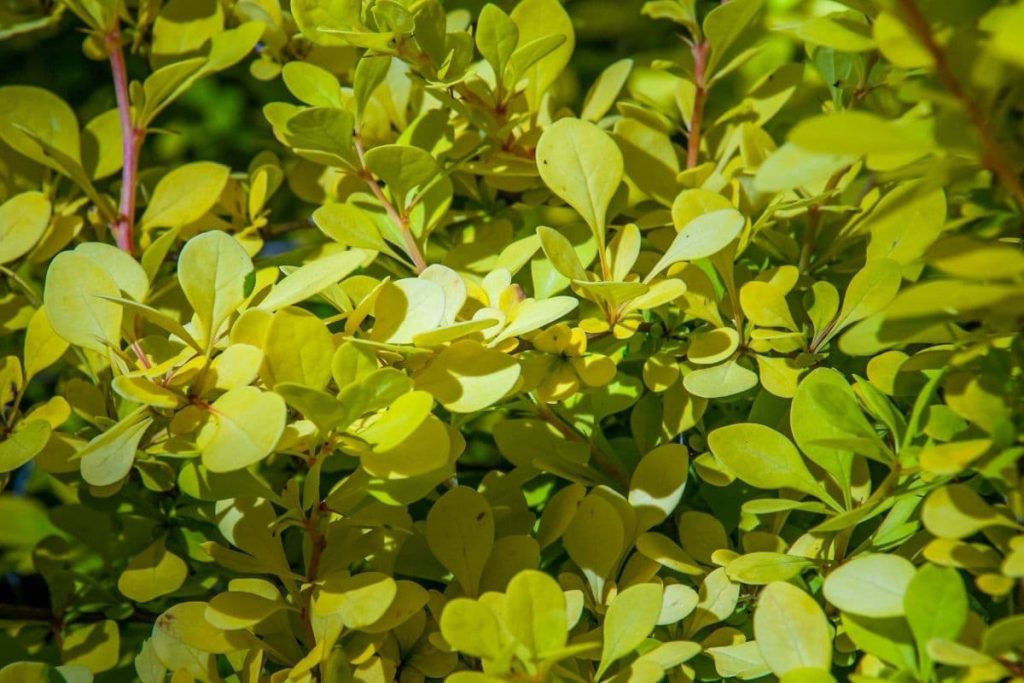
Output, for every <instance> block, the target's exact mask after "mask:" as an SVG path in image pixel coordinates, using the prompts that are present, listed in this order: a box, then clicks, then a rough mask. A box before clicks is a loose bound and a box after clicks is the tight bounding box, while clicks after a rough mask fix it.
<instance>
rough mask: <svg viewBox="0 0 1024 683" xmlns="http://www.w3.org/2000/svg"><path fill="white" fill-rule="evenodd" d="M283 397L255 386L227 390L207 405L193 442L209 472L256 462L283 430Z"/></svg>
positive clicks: (236, 467)
mask: <svg viewBox="0 0 1024 683" xmlns="http://www.w3.org/2000/svg"><path fill="white" fill-rule="evenodd" d="M286 412H287V408H286V406H285V403H284V399H283V398H281V397H280V396H278V395H277V394H275V393H272V392H269V391H260V390H259V389H257V388H256V387H239V388H237V389H232V390H231V391H228V392H227V393H225V394H224V395H223V396H221V397H220V398H218V399H217V400H216V401H214V402H213V404H212V405H211V406H210V421H209V422H207V423H206V425H205V426H204V427H203V429H202V430H201V431H200V433H199V437H198V439H197V445H198V446H199V449H200V451H201V452H202V457H203V465H205V466H206V467H207V469H209V470H210V471H211V472H231V471H232V470H240V469H242V468H244V467H248V466H249V465H252V464H253V463H256V462H259V461H260V460H262V459H263V458H265V457H266V456H267V455H269V454H270V452H271V451H272V450H273V449H274V446H275V445H276V444H277V441H278V439H280V438H281V435H282V434H283V433H284V423H285V414H286Z"/></svg>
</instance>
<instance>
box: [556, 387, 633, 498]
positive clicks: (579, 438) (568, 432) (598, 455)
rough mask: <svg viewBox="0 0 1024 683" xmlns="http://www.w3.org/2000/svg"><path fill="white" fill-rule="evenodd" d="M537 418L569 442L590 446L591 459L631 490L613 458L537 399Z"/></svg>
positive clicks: (627, 479) (626, 477) (626, 478)
mask: <svg viewBox="0 0 1024 683" xmlns="http://www.w3.org/2000/svg"><path fill="white" fill-rule="evenodd" d="M536 407H537V416H538V417H539V418H540V419H542V420H544V421H545V422H547V423H548V424H549V425H551V426H552V427H554V428H555V429H557V430H558V431H559V432H560V433H561V434H562V436H564V437H565V438H566V439H568V440H569V441H576V442H577V443H585V444H588V445H589V446H590V457H592V458H593V459H594V462H596V463H597V464H598V465H600V466H601V469H603V470H604V471H605V472H606V473H607V474H609V475H611V476H612V477H613V478H614V479H615V480H616V481H617V482H619V483H620V484H622V485H623V486H625V487H626V488H629V477H628V476H626V473H625V472H623V471H622V470H621V469H620V468H619V467H618V466H617V465H616V464H615V463H613V462H612V460H611V458H610V457H608V456H607V455H606V454H605V453H604V452H602V451H601V449H600V448H598V447H597V444H596V443H594V442H593V441H592V440H590V439H588V438H586V437H584V436H583V435H582V434H580V433H579V432H577V431H576V430H575V429H573V428H572V427H571V426H570V425H569V424H567V423H566V422H565V421H564V420H562V418H560V417H558V415H557V414H556V413H555V411H553V410H551V408H549V407H548V405H547V404H546V403H544V401H541V400H539V399H536Z"/></svg>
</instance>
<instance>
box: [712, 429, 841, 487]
mask: <svg viewBox="0 0 1024 683" xmlns="http://www.w3.org/2000/svg"><path fill="white" fill-rule="evenodd" d="M708 445H709V446H710V447H711V452H712V453H714V454H715V457H716V458H718V460H719V461H721V462H722V464H724V465H725V466H726V467H727V468H728V469H729V470H730V471H732V472H733V473H734V474H735V475H736V476H737V477H739V478H740V479H742V480H743V481H745V482H747V483H748V484H750V485H751V486H756V487H757V488H760V489H769V490H774V489H781V488H790V489H794V490H796V491H801V492H803V493H807V494H810V495H812V496H815V497H816V498H820V499H822V500H825V501H828V500H829V497H828V494H827V493H825V491H824V490H823V489H822V487H821V485H820V484H819V483H818V482H817V480H815V478H814V477H813V475H811V472H810V470H808V469H807V465H805V464H804V461H803V458H801V457H800V453H799V451H797V449H796V446H794V445H793V442H791V441H790V440H789V439H787V438H786V437H785V436H783V435H782V434H780V433H778V432H777V431H775V430H774V429H771V428H769V427H765V426H764V425H760V424H756V423H752V422H750V423H740V424H733V425H727V426H725V427H719V428H718V429H716V430H715V431H713V432H711V433H710V434H708Z"/></svg>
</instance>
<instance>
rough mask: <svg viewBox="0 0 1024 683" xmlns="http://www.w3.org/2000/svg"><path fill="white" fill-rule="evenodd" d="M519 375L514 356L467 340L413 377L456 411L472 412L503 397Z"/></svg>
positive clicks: (417, 384) (418, 386)
mask: <svg viewBox="0 0 1024 683" xmlns="http://www.w3.org/2000/svg"><path fill="white" fill-rule="evenodd" d="M520 374H521V368H520V366H519V363H517V362H516V360H515V359H514V358H512V357H510V356H508V355H507V354H504V353H501V352H499V351H495V350H493V349H488V348H487V347H485V346H484V345H483V344H481V343H479V342H476V341H472V340H468V339H466V340H462V341H457V342H455V343H454V344H452V345H451V346H449V347H447V348H446V349H444V350H442V351H441V352H440V353H439V354H438V355H437V356H436V357H435V358H433V359H432V360H431V361H430V362H429V363H428V364H427V366H426V368H425V369H424V370H422V371H421V372H418V373H417V374H416V375H414V376H413V380H414V381H415V383H416V388H417V389H422V390H425V391H428V392H430V393H431V395H433V396H434V398H435V399H437V401H438V402H439V403H441V404H442V405H443V406H444V407H445V408H447V409H448V410H450V411H452V412H453V413H473V412H476V411H478V410H483V409H484V408H487V407H488V406H491V405H493V404H495V403H497V402H498V401H500V400H501V399H502V398H504V397H505V395H506V394H508V393H509V392H511V391H512V389H513V388H514V387H515V385H516V383H517V382H518V381H519V377H520Z"/></svg>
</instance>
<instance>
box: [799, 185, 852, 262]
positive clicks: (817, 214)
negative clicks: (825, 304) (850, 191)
mask: <svg viewBox="0 0 1024 683" xmlns="http://www.w3.org/2000/svg"><path fill="white" fill-rule="evenodd" d="M849 170H850V167H849V166H844V167H842V168H841V169H839V170H838V171H836V172H835V173H833V174H832V176H831V177H830V178H829V179H828V182H827V183H825V190H824V192H823V193H822V194H823V198H822V200H821V201H820V202H817V203H815V204H813V205H812V206H811V207H810V208H808V209H807V230H806V232H804V243H803V247H802V248H801V249H800V261H799V265H798V266H797V267H798V268H799V269H800V272H801V273H806V272H807V267H808V266H810V265H811V256H812V255H813V254H814V247H815V245H816V244H817V241H818V229H819V228H820V227H821V207H822V206H824V205H825V203H826V202H827V201H828V199H829V194H830V193H831V192H832V191H833V190H834V189H836V186H838V185H839V180H840V179H841V178H842V177H843V176H844V175H846V172H847V171H849Z"/></svg>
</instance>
